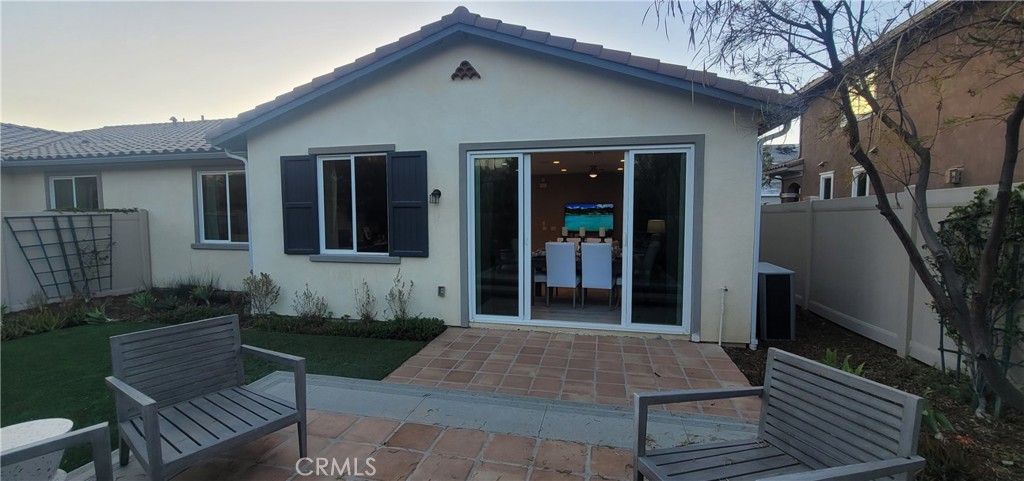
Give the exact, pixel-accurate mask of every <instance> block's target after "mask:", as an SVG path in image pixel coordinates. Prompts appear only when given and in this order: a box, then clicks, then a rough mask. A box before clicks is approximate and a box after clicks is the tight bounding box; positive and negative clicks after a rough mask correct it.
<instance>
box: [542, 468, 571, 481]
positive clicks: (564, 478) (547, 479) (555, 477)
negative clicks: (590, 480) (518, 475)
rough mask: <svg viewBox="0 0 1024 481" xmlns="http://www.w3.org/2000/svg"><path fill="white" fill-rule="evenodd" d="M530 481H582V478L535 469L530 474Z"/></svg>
mask: <svg viewBox="0 0 1024 481" xmlns="http://www.w3.org/2000/svg"><path fill="white" fill-rule="evenodd" d="M530 481H583V476H577V475H575V474H565V473H560V472H558V471H548V470H546V469H535V470H533V473H531V474H530Z"/></svg>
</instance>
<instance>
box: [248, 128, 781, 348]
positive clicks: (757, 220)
mask: <svg viewBox="0 0 1024 481" xmlns="http://www.w3.org/2000/svg"><path fill="white" fill-rule="evenodd" d="M792 126H793V119H789V120H787V121H786V123H785V124H783V125H782V130H780V131H778V132H776V133H774V134H768V135H765V136H764V137H761V138H759V139H757V151H756V152H755V155H756V157H755V158H756V159H757V162H755V163H754V165H755V166H756V167H757V182H756V183H755V185H756V186H757V190H756V192H755V194H754V273H753V275H752V282H751V284H750V285H751V287H753V289H751V291H752V292H751V295H750V349H757V291H758V288H757V281H758V275H757V264H758V262H760V260H761V177H762V176H763V175H764V173H763V168H762V161H761V158H762V156H763V155H764V154H763V153H762V149H764V144H765V143H766V142H768V141H769V140H774V139H777V138H779V137H782V136H784V135H786V134H787V133H789V129H790V128H791V127H792ZM246 179H248V177H246ZM723 295H724V293H723ZM723 311H724V308H723ZM719 342H721V336H719Z"/></svg>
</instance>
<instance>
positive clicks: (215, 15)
mask: <svg viewBox="0 0 1024 481" xmlns="http://www.w3.org/2000/svg"><path fill="white" fill-rule="evenodd" d="M458 5H465V6H466V7H467V8H469V10H470V11H472V12H473V13H478V14H480V15H482V16H484V17H490V18H497V19H500V20H502V21H504V22H507V23H513V24H517V25H523V26H526V27H528V28H531V29H534V30H543V31H548V32H551V33H552V34H554V35H559V36H564V37H573V38H576V39H577V40H580V41H583V42H588V43H597V44H601V45H604V46H606V47H609V48H614V49H618V50H626V51H629V52H632V53H634V54H637V55H642V56H646V57H654V58H657V59H660V60H662V61H665V62H670V63H678V64H682V65H688V66H690V67H691V68H694V67H699V66H700V65H699V64H698V63H699V60H695V56H694V52H693V51H692V50H691V49H690V48H689V46H688V44H687V38H686V33H685V28H684V26H683V24H682V22H680V21H678V20H670V21H669V26H670V27H669V31H668V35H667V38H666V31H665V28H664V26H660V27H659V25H658V22H657V21H656V20H655V19H654V18H653V17H648V19H647V21H646V22H645V21H644V15H645V13H646V12H647V9H648V7H649V6H650V1H648V0H637V1H627V2H461V3H456V2H413V3H409V2H377V3H358V2H315V3H309V2H274V3H271V2H219V3H214V2H110V3H99V2H72V3H64V2H24V3H22V2H10V1H3V2H0V118H2V120H3V122H9V123H15V124H21V125H29V126H33V127H43V128H48V129H54V130H62V131H72V130H82V129H89V128H96V127H101V126H105V125H120V124H135V123H151V122H165V121H167V120H168V119H169V118H170V117H171V116H175V117H177V118H178V119H183V118H184V119H187V120H194V119H199V118H200V116H205V117H206V118H207V119H213V118H227V117H234V116H235V115H237V114H238V113H240V112H243V111H246V110H249V109H251V108H253V107H254V106H256V105H258V104H261V103H263V102H266V101H268V100H271V99H273V98H274V97H276V96H278V95H280V94H282V93H284V92H287V91H289V90H291V89H292V88H294V87H295V86H298V85H301V84H303V83H306V82H308V81H309V80H310V79H312V78H314V77H316V76H319V75H322V74H324V73H327V72H329V71H331V70H333V69H334V68H336V67H338V66H341V65H344V64H347V63H349V62H351V61H353V60H355V59H356V58H358V57H360V56H362V55H365V54H367V53H370V52H372V51H373V50H374V49H375V48H377V47H379V46H381V45H385V44H388V43H391V42H393V41H395V40H397V39H398V38H399V37H401V36H403V35H406V34H408V33H411V32H413V31H416V30H418V29H419V28H420V27H421V26H423V25H426V24H428V23H431V22H434V21H436V20H438V19H439V18H441V16H443V15H446V14H448V13H451V11H452V10H454V9H455V7H457V6H458ZM673 28H674V30H673ZM719 73H720V74H723V73H722V72H719ZM724 75H726V76H730V75H728V74H724ZM732 77H735V76H732Z"/></svg>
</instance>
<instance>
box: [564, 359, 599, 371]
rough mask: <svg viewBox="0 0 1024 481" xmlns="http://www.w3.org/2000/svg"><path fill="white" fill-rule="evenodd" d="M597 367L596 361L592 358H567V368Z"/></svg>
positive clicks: (590, 368)
mask: <svg viewBox="0 0 1024 481" xmlns="http://www.w3.org/2000/svg"><path fill="white" fill-rule="evenodd" d="M596 367H597V361H595V360H593V359H569V369H589V370H591V371H593V370H594V368H596Z"/></svg>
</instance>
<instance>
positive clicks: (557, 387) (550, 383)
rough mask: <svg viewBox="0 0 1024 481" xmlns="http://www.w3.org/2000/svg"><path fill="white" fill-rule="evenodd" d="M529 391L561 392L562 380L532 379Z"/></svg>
mask: <svg viewBox="0 0 1024 481" xmlns="http://www.w3.org/2000/svg"><path fill="white" fill-rule="evenodd" d="M530 389H532V390H537V391H548V392H556V393H557V392H560V391H561V390H562V380H561V379H553V378H547V377H538V378H534V379H533V384H532V385H531V386H530Z"/></svg>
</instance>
